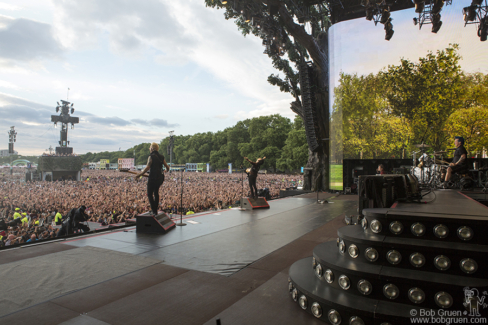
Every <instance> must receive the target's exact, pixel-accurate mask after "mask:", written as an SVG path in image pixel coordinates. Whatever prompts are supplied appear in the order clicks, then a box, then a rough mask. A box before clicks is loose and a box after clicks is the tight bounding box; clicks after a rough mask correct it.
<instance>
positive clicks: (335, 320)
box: [327, 309, 342, 325]
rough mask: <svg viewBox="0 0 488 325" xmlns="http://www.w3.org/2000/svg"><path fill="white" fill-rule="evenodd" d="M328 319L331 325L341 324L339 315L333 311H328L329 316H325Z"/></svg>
mask: <svg viewBox="0 0 488 325" xmlns="http://www.w3.org/2000/svg"><path fill="white" fill-rule="evenodd" d="M327 318H329V322H330V323H331V324H332V325H339V324H340V323H341V320H342V319H341V315H340V314H339V313H338V312H337V311H336V310H334V309H331V310H329V314H328V315H327Z"/></svg>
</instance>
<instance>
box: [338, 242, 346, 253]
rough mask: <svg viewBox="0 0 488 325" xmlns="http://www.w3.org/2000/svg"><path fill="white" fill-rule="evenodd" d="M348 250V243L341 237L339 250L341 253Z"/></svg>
mask: <svg viewBox="0 0 488 325" xmlns="http://www.w3.org/2000/svg"><path fill="white" fill-rule="evenodd" d="M345 251H346V244H345V243H344V241H343V240H342V239H341V240H340V241H339V252H341V254H344V252H345Z"/></svg>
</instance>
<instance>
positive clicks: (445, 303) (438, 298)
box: [434, 291, 452, 308]
mask: <svg viewBox="0 0 488 325" xmlns="http://www.w3.org/2000/svg"><path fill="white" fill-rule="evenodd" d="M434 300H435V303H436V304H437V306H439V307H441V308H449V307H451V305H452V297H451V295H450V294H448V293H447V292H444V291H441V292H438V293H436V294H435V297H434Z"/></svg>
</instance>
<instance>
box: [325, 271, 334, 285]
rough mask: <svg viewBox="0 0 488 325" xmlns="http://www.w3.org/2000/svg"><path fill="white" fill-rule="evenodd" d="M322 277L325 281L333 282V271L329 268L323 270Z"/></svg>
mask: <svg viewBox="0 0 488 325" xmlns="http://www.w3.org/2000/svg"><path fill="white" fill-rule="evenodd" d="M324 278H325V281H327V283H332V282H334V272H332V270H331V269H327V270H326V271H325V274H324Z"/></svg>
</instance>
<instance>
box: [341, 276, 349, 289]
mask: <svg viewBox="0 0 488 325" xmlns="http://www.w3.org/2000/svg"><path fill="white" fill-rule="evenodd" d="M339 286H340V287H341V288H342V289H344V290H348V289H349V288H350V287H351V281H349V278H348V277H347V276H346V275H341V276H340V277H339Z"/></svg>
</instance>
